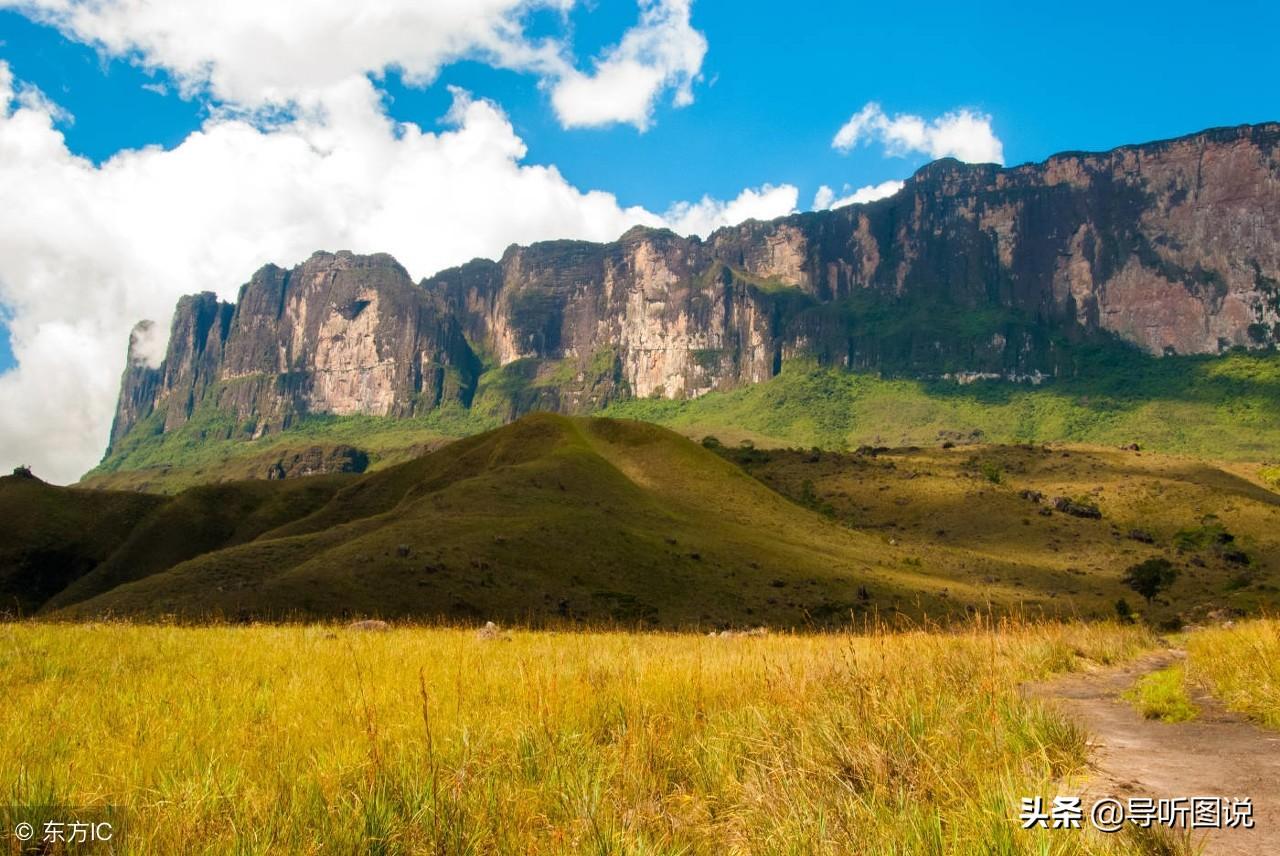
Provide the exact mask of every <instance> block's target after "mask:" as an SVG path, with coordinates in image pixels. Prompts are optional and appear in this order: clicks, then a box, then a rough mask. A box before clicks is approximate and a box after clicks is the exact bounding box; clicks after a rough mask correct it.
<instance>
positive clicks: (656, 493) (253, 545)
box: [47, 414, 955, 626]
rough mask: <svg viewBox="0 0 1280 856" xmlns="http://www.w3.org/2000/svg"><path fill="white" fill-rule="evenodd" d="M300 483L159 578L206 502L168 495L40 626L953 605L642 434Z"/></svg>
mask: <svg viewBox="0 0 1280 856" xmlns="http://www.w3.org/2000/svg"><path fill="white" fill-rule="evenodd" d="M309 481H310V480H307V479H304V480H299V481H297V482H295V483H293V484H292V485H290V483H289V482H288V481H285V482H278V483H277V482H254V483H237V484H233V485H228V486H223V487H221V488H218V489H217V490H219V491H221V498H220V499H217V500H216V503H217V505H218V507H219V512H218V515H216V517H217V518H218V520H219V522H218V523H217V525H216V526H215V525H213V524H212V522H211V523H209V524H208V528H209V529H210V530H216V534H217V538H220V539H221V543H220V546H219V547H218V548H216V549H212V550H210V551H207V552H203V553H202V554H201V555H197V556H195V557H193V558H186V559H185V560H183V561H178V562H176V563H172V564H170V566H169V567H167V568H165V569H160V568H159V566H160V565H164V564H169V563H170V560H171V559H173V558H178V557H179V555H178V553H177V552H175V551H174V550H173V549H172V547H170V548H169V549H167V550H165V549H164V548H162V547H157V550H160V551H161V552H162V553H163V554H164V555H161V556H153V555H149V554H147V553H146V551H145V548H144V545H145V544H146V543H151V542H155V541H156V539H155V538H154V537H153V535H151V534H148V533H153V532H164V531H172V530H173V528H174V524H170V523H168V522H167V521H166V517H167V518H168V519H172V520H179V519H181V518H183V517H185V516H186V515H187V514H188V513H192V509H193V508H195V507H197V506H198V505H200V504H201V503H205V502H208V501H210V500H211V498H212V496H213V494H209V493H207V492H208V491H211V490H213V489H212V488H200V489H197V490H195V491H188V492H186V493H183V494H180V495H179V496H178V497H176V498H175V499H173V500H170V501H169V502H167V503H166V504H165V505H163V506H161V507H160V508H159V509H158V510H157V511H155V512H154V513H153V515H152V516H151V517H150V518H149V519H148V520H146V521H144V522H143V525H141V526H140V527H139V528H138V530H137V533H136V536H137V537H131V538H130V539H128V541H127V542H126V544H127V545H128V546H129V547H131V548H134V551H133V552H132V553H131V554H130V555H129V558H128V560H127V561H126V560H124V559H119V560H116V561H111V560H110V559H109V560H108V561H107V562H105V563H104V564H103V566H102V567H101V568H99V569H97V570H96V571H95V572H94V573H92V574H89V575H86V576H84V577H83V578H82V579H81V581H80V582H79V583H78V584H76V585H74V586H72V587H70V588H68V589H67V590H66V591H65V592H63V593H62V594H60V595H59V596H57V597H56V598H55V599H54V600H52V601H51V602H50V603H49V604H48V607H47V611H54V614H55V615H62V616H69V617H72V616H74V617H83V616H91V615H103V614H130V615H150V616H156V615H164V614H177V615H181V616H187V617H192V618H198V617H207V616H222V617H230V618H233V619H235V618H248V617H263V618H283V617H290V616H296V617H304V616H312V617H316V616H348V615H380V616H384V617H415V618H432V617H445V618H453V619H458V618H462V619H474V620H484V619H490V618H495V619H500V620H508V621H510V620H528V621H533V622H540V621H547V620H551V621H569V622H572V621H577V620H589V621H597V622H598V621H602V620H603V621H619V622H624V623H646V624H656V625H662V626H677V625H692V624H710V625H724V624H736V625H744V624H751V623H759V622H767V623H770V624H774V625H797V626H799V625H804V624H807V623H827V622H834V621H846V622H847V621H848V619H849V616H850V612H851V611H862V612H870V611H872V610H874V609H875V608H876V607H877V606H878V607H880V608H883V609H890V608H891V607H892V605H893V604H894V603H895V602H897V603H900V604H903V606H904V608H907V607H909V608H911V609H913V610H921V611H923V610H928V611H930V612H932V613H933V614H942V613H945V612H948V611H950V610H952V609H954V608H955V607H954V606H953V604H952V603H950V602H948V601H947V600H946V598H945V597H943V596H941V595H940V594H939V593H938V589H939V584H937V583H936V582H935V581H933V580H931V579H928V578H926V577H923V576H921V575H918V574H915V573H913V572H910V571H906V572H904V571H903V570H902V569H900V568H895V567H892V566H891V565H886V564H884V563H883V562H882V561H881V559H882V557H881V545H880V539H879V538H878V537H875V536H867V535H864V534H862V533H859V532H856V531H853V530H850V529H848V528H847V527H843V526H840V525H838V524H837V523H834V522H832V521H830V520H828V519H826V518H825V517H824V516H822V515H820V514H817V513H815V512H813V511H811V510H809V509H806V508H803V507H801V506H798V505H796V504H795V503H793V502H790V501H788V500H787V499H786V498H784V497H782V496H781V495H779V494H778V493H776V492H774V491H771V490H769V489H768V488H767V487H765V486H764V485H763V484H761V483H760V482H759V481H757V480H755V479H753V478H751V477H750V476H749V475H747V474H745V473H743V472H742V471H741V470H740V469H739V468H738V467H736V466H734V465H733V464H732V463H730V462H727V461H724V460H722V459H721V458H720V457H718V456H716V455H714V454H712V453H711V452H709V451H707V450H706V449H704V448H702V447H701V446H699V445H697V444H695V443H692V442H690V441H689V440H687V439H685V438H683V437H681V436H679V435H677V434H674V433H672V432H670V431H667V430H664V429H661V428H657V427H654V426H650V425H644V424H640V423H634V422H621V421H615V420H587V419H570V418H567V417H561V416H553V415H548V414H540V415H535V416H530V417H526V418H525V419H522V420H520V421H518V422H516V423H514V424H512V425H509V426H506V427H504V428H501V429H498V430H495V431H491V432H488V433H485V434H481V435H477V436H475V437H471V438H467V439H464V440H460V441H458V442H456V443H453V444H451V445H449V446H447V447H445V448H443V449H441V450H439V451H436V452H433V453H431V454H428V455H426V456H424V457H421V458H419V459H416V460H414V461H410V462H407V463H404V464H400V465H396V466H391V467H387V468H385V469H383V470H381V471H379V472H376V473H373V474H369V475H365V476H346V477H341V476H340V477H332V478H330V479H328V480H326V481H323V482H321V483H319V484H317V486H316V487H315V488H314V489H313V490H305V488H306V487H307V486H308V483H309ZM339 485H340V486H339ZM335 486H337V488H336V490H334V491H333V492H332V493H330V494H329V495H328V496H326V492H327V491H329V490H330V489H331V488H332V487H335ZM49 489H50V490H54V489H53V488H49ZM285 492H289V493H288V496H287V497H286V496H285ZM246 494H247V495H246ZM103 496H104V497H110V498H114V497H117V496H120V495H119V494H115V493H110V492H104V493H103ZM237 503H238V504H239V505H240V506H242V507H243V512H239V513H235V512H233V513H229V514H228V513H227V509H228V508H230V507H232V506H234V505H236V504H237ZM194 513H196V514H197V516H198V515H199V512H194ZM211 519H212V516H211ZM286 519H287V520H286ZM269 520H270V521H272V522H275V523H277V524H279V525H276V526H275V527H274V528H270V529H266V522H267V521H269ZM281 521H286V522H281ZM263 530H265V531H263ZM181 540H182V541H183V542H184V543H187V542H188V541H189V540H190V539H181ZM214 540H216V539H213V538H211V539H210V541H209V543H210V544H212V543H213V541H214ZM157 543H160V542H157ZM113 558H114V557H113ZM130 572H132V576H133V577H134V578H133V579H132V580H131V581H130V579H129V578H128V577H127V576H126V574H128V573H130ZM111 583H118V584H117V585H115V586H114V587H110V588H107V586H108V585H109V584H111ZM860 590H861V591H863V592H864V593H867V594H865V596H863V597H862V598H861V599H860V598H859V591H860ZM871 592H873V593H874V595H872V594H869V593H871Z"/></svg>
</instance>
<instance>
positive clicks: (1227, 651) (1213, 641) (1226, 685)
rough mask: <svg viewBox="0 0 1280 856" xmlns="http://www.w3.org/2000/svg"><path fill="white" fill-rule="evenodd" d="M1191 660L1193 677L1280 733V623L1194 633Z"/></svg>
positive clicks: (1190, 639) (1227, 702) (1189, 646)
mask: <svg viewBox="0 0 1280 856" xmlns="http://www.w3.org/2000/svg"><path fill="white" fill-rule="evenodd" d="M1187 658H1188V676H1189V677H1191V678H1192V679H1194V680H1197V681H1199V682H1200V683H1202V684H1204V685H1205V686H1206V687H1208V689H1209V691H1210V692H1212V693H1213V694H1214V695H1215V696H1217V697H1218V698H1219V699H1221V700H1222V702H1223V703H1224V704H1225V705H1226V706H1227V707H1228V708H1230V709H1231V710H1234V711H1238V712H1240V713H1243V714H1246V715H1247V716H1249V717H1251V718H1252V719H1255V720H1257V721H1258V722H1260V723H1262V724H1263V725H1265V726H1267V727H1268V728H1277V729H1280V620H1276V619H1259V620H1256V621H1248V622H1244V623H1241V624H1237V625H1235V626H1234V627H1228V628H1214V629H1210V630H1205V631H1202V632H1199V633H1193V634H1190V635H1189V636H1188V637H1187Z"/></svg>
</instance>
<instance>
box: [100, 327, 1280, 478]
mask: <svg viewBox="0 0 1280 856" xmlns="http://www.w3.org/2000/svg"><path fill="white" fill-rule="evenodd" d="M485 377H486V378H487V380H485V381H483V382H482V392H483V395H482V396H481V397H480V398H479V399H478V402H477V404H476V405H475V406H474V407H473V408H472V409H471V410H466V409H463V408H461V407H452V408H446V409H443V410H439V411H434V412H433V413H432V414H431V415H430V416H428V417H423V418H417V419H402V420H397V419H384V418H378V417H371V416H350V417H335V416H312V417H308V418H307V419H304V420H302V421H301V422H299V423H297V424H296V425H294V426H293V427H291V428H290V429H289V430H287V431H284V432H282V433H279V434H275V435H269V436H267V437H263V438H260V439H258V440H249V439H246V438H241V437H239V436H238V435H236V434H235V431H234V430H233V429H232V428H230V427H229V426H228V425H226V424H224V423H225V421H226V420H225V419H224V418H223V417H221V416H220V415H219V414H216V413H209V412H198V413H197V414H195V416H194V418H193V419H192V421H191V422H190V423H188V424H187V425H184V426H183V427H181V428H179V429H177V430H176V431H173V432H170V433H156V432H155V431H154V430H150V429H148V427H147V426H146V425H145V424H144V425H141V426H139V429H138V430H137V431H135V432H134V433H133V434H131V435H130V436H129V437H127V438H126V439H125V440H124V442H123V443H121V445H120V448H119V449H118V450H117V451H116V452H115V453H113V454H112V455H111V456H110V457H109V458H107V459H106V460H104V461H103V463H102V464H101V465H100V466H99V467H97V468H96V469H95V470H93V471H92V472H91V473H89V474H88V475H87V476H86V477H85V479H84V481H83V482H82V484H84V485H85V486H92V487H104V488H120V489H129V490H138V489H141V490H149V491H162V492H173V491H177V490H182V489H184V488H187V487H191V486H193V485H197V484H204V483H207V482H211V481H225V480H233V479H245V478H263V477H264V476H265V473H266V472H267V470H268V468H269V466H270V465H271V463H272V462H273V461H275V460H277V459H278V458H280V457H281V456H282V455H284V454H287V453H288V452H289V451H297V450H299V449H304V448H307V447H310V446H313V445H319V446H322V447H332V446H335V445H337V444H341V443H346V444H352V445H356V446H359V447H360V448H361V449H363V450H365V451H367V452H369V453H370V455H371V460H372V463H371V468H372V469H375V470H376V469H379V468H383V467H387V466H390V465H393V464H396V463H400V462H403V461H406V460H411V459H413V458H415V457H417V456H419V455H421V454H422V453H423V452H425V451H429V450H430V449H433V448H438V447H439V446H441V445H443V444H445V443H447V442H450V441H452V440H454V439H457V438H459V437H464V436H468V435H472V434H476V433H479V432H481V431H487V430H490V429H492V428H494V427H496V426H497V425H498V424H500V423H501V421H502V419H503V417H502V414H503V413H506V412H508V410H509V409H504V408H503V407H502V406H501V399H503V397H504V396H505V397H507V398H522V397H523V392H522V391H521V390H520V389H519V388H518V387H519V385H518V383H517V380H518V378H515V377H514V375H513V374H512V373H511V372H506V373H503V372H502V370H500V369H491V370H490V371H489V372H487V373H486V376H485ZM495 378H496V379H495ZM499 380H501V382H499ZM603 415H606V416H616V417H620V418H628V419H640V420H643V421H647V422H653V423H657V424H662V425H666V426H668V427H671V428H674V429H676V430H677V431H680V432H681V433H684V434H686V435H687V436H691V437H695V438H700V437H702V436H704V435H706V434H714V435H715V436H717V437H720V438H721V439H722V440H726V441H731V442H735V443H736V442H738V441H740V440H744V439H749V440H752V441H753V442H755V443H756V444H757V445H760V446H774V447H779V446H804V447H809V446H815V445H816V446H821V447H823V448H827V449H840V448H846V447H848V448H856V447H857V446H860V445H873V446H875V445H894V446H899V445H925V444H936V443H939V442H942V441H944V440H945V439H947V438H948V437H956V438H965V439H974V438H977V439H982V440H984V441H987V442H995V443H1018V442H1072V443H1092V444H1101V445H1122V444H1123V445H1127V444H1129V443H1135V442H1136V443H1139V444H1140V445H1142V446H1143V447H1145V448H1150V449H1153V450H1158V451H1162V452H1168V453H1174V454H1186V455H1194V456H1197V457H1200V458H1203V459H1207V460H1229V461H1251V462H1255V463H1266V462H1276V461H1280V419H1277V416H1278V415H1280V354H1276V353H1270V352H1268V353H1249V354H1246V353H1233V354H1228V355H1225V356H1222V357H1166V358H1163V359H1155V358H1152V357H1149V356H1146V355H1143V354H1140V353H1137V352H1134V351H1133V350H1131V349H1125V348H1108V349H1100V350H1096V351H1084V352H1081V354H1080V356H1079V360H1078V371H1077V374H1076V376H1074V377H1071V378H1058V379H1048V380H1045V381H1044V382H1043V383H1042V384H1041V385H1039V386H1033V385H1031V384H1029V383H1010V382H1005V381H991V380H986V381H976V382H974V383H970V384H959V383H956V382H955V381H949V380H937V381H921V380H908V379H901V378H881V377H877V376H874V375H867V374H858V373H852V372H844V371H839V370H833V369H822V368H818V367H816V366H814V365H813V364H811V363H805V362H803V361H793V362H790V363H788V364H786V365H785V367H784V369H783V371H782V373H781V374H780V375H778V376H777V377H775V378H773V379H772V380H770V381H767V382H764V383H760V384H756V385H753V386H746V387H742V388H740V389H737V390H734V391H731V392H719V393H710V394H708V395H704V396H702V397H701V398H698V399H695V400H692V401H668V400H665V399H645V400H632V401H624V402H620V403H616V404H614V405H612V406H611V407H610V408H608V409H607V410H606V411H604V412H603ZM153 427H154V426H153ZM975 432H979V433H976V434H975Z"/></svg>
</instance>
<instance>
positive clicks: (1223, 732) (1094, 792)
mask: <svg viewBox="0 0 1280 856" xmlns="http://www.w3.org/2000/svg"><path fill="white" fill-rule="evenodd" d="M1182 656H1183V653H1182V652H1181V651H1176V650H1165V651H1160V652H1157V653H1154V654H1149V655H1147V656H1145V657H1142V658H1140V659H1138V660H1135V661H1134V662H1133V663H1130V664H1128V665H1126V666H1124V667H1122V668H1118V669H1108V670H1104V671H1098V672H1092V673H1087V674H1073V675H1068V676H1066V677H1063V678H1061V679H1058V680H1055V681H1053V682H1051V683H1047V684H1041V685H1037V686H1034V687H1030V688H1029V689H1030V691H1031V692H1032V693H1033V694H1034V695H1037V696H1039V697H1041V698H1046V699H1049V700H1051V701H1053V702H1055V703H1056V704H1058V705H1060V706H1061V707H1062V708H1063V709H1064V710H1065V711H1066V712H1067V713H1068V714H1070V715H1071V716H1073V717H1075V718H1076V719H1077V720H1078V721H1080V722H1081V723H1082V724H1083V725H1084V726H1085V727H1086V728H1087V729H1088V731H1089V734H1090V736H1091V746H1092V748H1093V752H1092V755H1091V760H1090V775H1089V778H1088V782H1087V785H1086V788H1087V790H1086V793H1085V794H1084V796H1085V804H1086V805H1090V804H1091V803H1092V802H1093V801H1094V800H1095V799H1097V798H1099V797H1103V796H1114V797H1116V798H1118V799H1120V800H1122V801H1123V800H1127V799H1128V798H1129V797H1135V796H1138V797H1153V798H1156V799H1159V798H1165V797H1195V796H1225V797H1251V798H1252V799H1253V806H1254V809H1253V816H1254V824H1255V828H1254V829H1224V830H1196V833H1195V835H1196V838H1195V840H1196V842H1197V844H1203V846H1204V850H1203V852H1204V853H1205V854H1207V856H1218V854H1232V856H1234V854H1280V733H1277V732H1270V731H1264V730H1261V729H1259V728H1257V727H1256V726H1254V725H1252V724H1251V723H1249V722H1247V721H1245V720H1244V719H1242V718H1241V717H1239V716H1237V715H1236V714H1233V713H1229V712H1227V711H1226V710H1225V709H1224V708H1223V707H1222V705H1221V704H1219V703H1218V702H1217V701H1215V700H1214V699H1213V698H1212V697H1210V696H1208V695H1207V694H1205V693H1203V692H1195V693H1193V699H1194V701H1195V702H1196V704H1197V705H1198V706H1199V707H1200V716H1198V717H1197V718H1196V719H1195V720H1193V721H1191V722H1183V723H1176V724H1174V723H1167V722H1160V721H1158V720H1148V719H1143V718H1142V717H1141V716H1140V715H1139V714H1138V713H1137V712H1136V711H1134V709H1133V708H1132V707H1131V706H1130V705H1129V703H1128V702H1126V701H1124V700H1122V699H1121V698H1119V696H1120V694H1121V693H1123V692H1124V691H1126V690H1128V689H1129V688H1130V687H1132V686H1133V683H1134V681H1136V680H1137V679H1138V678H1139V677H1140V676H1142V675H1144V674H1146V673H1147V672H1151V671H1155V670H1157V669H1162V668H1164V667H1165V666H1168V665H1170V664H1172V663H1174V662H1177V660H1178V659H1179V658H1181V657H1182ZM1202 833H1203V838H1201V834H1202Z"/></svg>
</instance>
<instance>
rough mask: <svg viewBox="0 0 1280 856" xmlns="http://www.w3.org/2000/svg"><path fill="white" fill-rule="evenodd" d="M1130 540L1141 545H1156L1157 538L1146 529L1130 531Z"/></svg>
mask: <svg viewBox="0 0 1280 856" xmlns="http://www.w3.org/2000/svg"><path fill="white" fill-rule="evenodd" d="M1129 540H1131V541H1137V542H1139V543H1141V544H1154V543H1155V542H1156V538H1155V536H1154V535H1152V534H1151V533H1150V532H1147V531H1146V530H1144V529H1130V530H1129Z"/></svg>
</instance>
